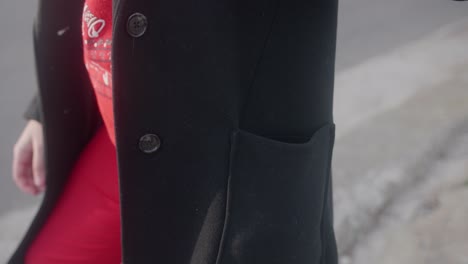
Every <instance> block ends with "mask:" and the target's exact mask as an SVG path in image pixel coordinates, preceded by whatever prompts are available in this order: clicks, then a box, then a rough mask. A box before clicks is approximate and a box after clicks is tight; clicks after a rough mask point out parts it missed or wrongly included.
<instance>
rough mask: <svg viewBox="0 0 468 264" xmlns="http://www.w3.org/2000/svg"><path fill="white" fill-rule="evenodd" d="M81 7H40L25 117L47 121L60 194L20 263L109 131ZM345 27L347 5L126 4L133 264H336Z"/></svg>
mask: <svg viewBox="0 0 468 264" xmlns="http://www.w3.org/2000/svg"><path fill="white" fill-rule="evenodd" d="M82 8H83V1H82V0H78V1H63V0H40V1H39V10H38V13H37V16H36V18H35V23H34V34H33V36H34V49H35V56H36V57H35V60H36V66H37V67H36V68H37V77H38V83H39V93H38V95H37V96H36V97H35V98H34V100H33V101H32V102H31V104H30V106H29V108H28V110H27V111H26V114H25V117H26V118H30V119H31V118H32V119H36V120H39V121H40V122H42V123H43V127H44V137H45V151H46V166H47V180H46V184H47V186H48V187H47V190H46V192H45V195H44V199H43V201H42V203H41V206H40V209H39V211H38V213H37V215H36V216H35V218H34V220H33V222H32V224H31V226H30V227H29V229H28V231H27V233H26V234H25V236H24V238H23V240H22V241H21V243H20V244H19V246H18V248H17V250H16V251H15V253H14V254H13V255H12V257H11V259H10V260H9V263H10V264H20V263H23V257H24V253H25V251H26V249H27V248H28V246H29V245H30V243H31V241H32V240H33V239H34V237H35V236H36V234H37V233H38V231H39V230H40V228H41V226H42V225H43V224H44V222H45V220H46V218H47V217H48V215H49V214H50V212H51V210H52V209H53V206H54V204H55V202H56V201H57V199H58V197H59V195H60V193H61V191H62V189H63V186H64V184H65V182H66V180H67V177H68V174H69V172H70V169H71V166H72V165H73V163H74V161H75V160H76V159H77V157H78V156H79V154H80V151H81V150H82V149H83V147H84V145H85V144H86V143H87V142H88V141H89V139H90V138H91V137H92V136H93V134H94V132H95V131H96V128H97V127H98V126H99V125H102V120H101V118H100V116H99V112H98V108H97V105H96V101H95V98H94V94H93V91H92V88H91V83H90V81H89V78H88V75H87V71H86V69H85V67H84V64H83V53H82V45H81V43H82V40H81V15H82V13H81V12H82V10H83V9H82ZM135 14H137V15H135ZM132 15H133V17H132ZM336 20H337V1H336V0H201V1H186V0H170V1H149V0H132V1H129V0H114V3H113V40H112V43H113V46H112V70H113V74H112V78H113V89H114V90H113V92H114V99H113V100H114V114H115V128H116V146H117V154H118V169H119V182H120V199H121V217H122V247H123V259H122V261H123V263H125V264H143V263H145V264H146V263H172V264H235V263H236V264H275V263H278V264H335V263H337V252H336V245H335V238H334V234H333V233H334V232H333V227H332V202H331V176H330V175H331V174H330V167H331V160H332V158H331V157H332V149H333V144H334V131H335V129H334V123H333V118H332V97H333V78H334V61H335V42H336V22H337V21H336ZM59 31H60V32H61V34H58V32H59Z"/></svg>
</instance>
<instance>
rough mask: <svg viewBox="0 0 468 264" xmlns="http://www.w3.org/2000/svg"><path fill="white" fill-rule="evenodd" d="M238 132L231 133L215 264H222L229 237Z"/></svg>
mask: <svg viewBox="0 0 468 264" xmlns="http://www.w3.org/2000/svg"><path fill="white" fill-rule="evenodd" d="M237 133H238V131H237V130H234V131H231V137H230V151H229V164H228V176H227V183H226V205H225V211H224V223H223V230H222V231H221V238H220V240H219V244H218V253H217V256H216V260H215V264H219V263H220V262H221V258H222V253H223V252H224V245H225V241H226V236H227V234H226V233H227V228H228V225H229V223H230V217H229V216H230V213H229V212H230V209H231V180H232V174H233V173H232V172H233V163H234V157H235V153H236V151H237V149H236V145H237Z"/></svg>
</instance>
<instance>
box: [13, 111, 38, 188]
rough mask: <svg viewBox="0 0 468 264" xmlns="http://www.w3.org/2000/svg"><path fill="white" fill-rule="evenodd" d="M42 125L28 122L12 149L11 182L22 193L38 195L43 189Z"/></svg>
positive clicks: (32, 121)
mask: <svg viewBox="0 0 468 264" xmlns="http://www.w3.org/2000/svg"><path fill="white" fill-rule="evenodd" d="M45 175H46V168H45V162H44V138H43V131H42V124H41V123H39V122H37V121H36V120H29V121H28V123H27V124H26V127H25V128H24V129H23V132H22V133H21V135H20V137H19V138H18V140H17V141H16V143H15V146H14V147H13V181H14V182H15V184H16V186H17V187H18V188H19V189H20V190H21V191H23V192H24V193H27V194H31V195H38V194H40V193H41V192H43V191H44V189H45V177H46V176H45Z"/></svg>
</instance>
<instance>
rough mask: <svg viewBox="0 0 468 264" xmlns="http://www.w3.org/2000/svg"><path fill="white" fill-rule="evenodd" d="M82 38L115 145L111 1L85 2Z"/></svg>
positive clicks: (110, 135)
mask: <svg viewBox="0 0 468 264" xmlns="http://www.w3.org/2000/svg"><path fill="white" fill-rule="evenodd" d="M82 35H83V49H84V50H83V51H84V62H85V65H86V69H87V70H88V73H89V77H90V79H91V83H92V85H93V87H94V92H95V94H96V98H97V102H98V105H99V111H100V112H101V115H102V118H103V120H104V125H105V126H106V129H107V133H108V134H109V137H110V138H111V141H112V143H113V144H114V145H115V131H114V112H113V108H112V75H111V67H112V64H111V47H112V0H86V3H85V5H84V10H83V23H82Z"/></svg>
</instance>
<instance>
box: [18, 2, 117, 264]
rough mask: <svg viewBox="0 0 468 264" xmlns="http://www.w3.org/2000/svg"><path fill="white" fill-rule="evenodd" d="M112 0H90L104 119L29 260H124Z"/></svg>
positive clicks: (86, 26)
mask: <svg viewBox="0 0 468 264" xmlns="http://www.w3.org/2000/svg"><path fill="white" fill-rule="evenodd" d="M111 23H112V0H87V1H86V4H85V6H84V9H83V24H82V25H83V26H82V33H83V48H84V62H85V65H86V68H87V69H88V72H89V75H90V78H91V81H92V83H93V86H94V90H95V94H96V96H97V100H98V104H99V110H100V112H101V115H102V117H103V120H104V126H102V127H101V128H100V129H99V131H98V132H97V133H96V134H95V136H94V137H93V138H92V139H91V140H90V142H89V143H88V144H87V146H86V147H85V148H84V149H83V152H82V153H81V155H80V157H79V159H78V160H77V161H76V163H75V165H74V167H73V169H72V171H71V172H70V176H69V180H68V181H67V184H66V186H65V188H64V190H63V193H62V195H61V197H60V199H59V200H58V202H57V204H56V206H55V208H54V210H53V211H52V213H51V215H50V217H49V218H48V219H47V221H46V223H45V225H44V226H43V228H42V229H41V231H40V232H39V234H38V235H37V237H36V238H35V240H34V241H33V243H32V244H31V246H30V248H29V249H28V251H27V253H26V256H25V263H26V264H68V263H70V264H71V263H73V264H84V263H86V264H88V263H99V264H118V263H120V261H121V244H120V204H119V186H118V174H117V160H116V151H115V139H114V125H113V124H114V123H113V111H112V81H111V79H112V78H111V76H110V73H111V63H110V59H111V44H112V42H111V39H112V38H111V33H112V25H111Z"/></svg>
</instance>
